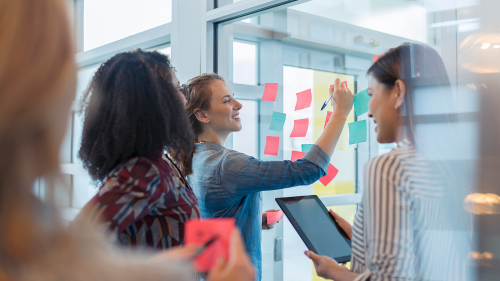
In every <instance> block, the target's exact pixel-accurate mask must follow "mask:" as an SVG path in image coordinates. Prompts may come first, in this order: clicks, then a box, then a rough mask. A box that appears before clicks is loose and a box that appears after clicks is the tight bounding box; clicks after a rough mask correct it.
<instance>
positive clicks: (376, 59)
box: [373, 53, 385, 63]
mask: <svg viewBox="0 0 500 281" xmlns="http://www.w3.org/2000/svg"><path fill="white" fill-rule="evenodd" d="M383 55H385V53H383V54H381V55H378V56H374V57H373V63H375V62H376V61H378V59H379V58H381V57H382V56H383Z"/></svg>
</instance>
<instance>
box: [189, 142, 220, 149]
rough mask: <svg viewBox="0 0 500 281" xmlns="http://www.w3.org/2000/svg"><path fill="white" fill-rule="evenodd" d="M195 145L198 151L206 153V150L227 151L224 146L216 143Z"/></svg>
mask: <svg viewBox="0 0 500 281" xmlns="http://www.w3.org/2000/svg"><path fill="white" fill-rule="evenodd" d="M195 145H196V150H198V151H204V150H215V151H221V150H224V149H226V148H225V147H224V146H222V145H220V144H218V143H215V142H201V143H196V144H195Z"/></svg>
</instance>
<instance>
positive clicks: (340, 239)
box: [276, 195, 352, 263]
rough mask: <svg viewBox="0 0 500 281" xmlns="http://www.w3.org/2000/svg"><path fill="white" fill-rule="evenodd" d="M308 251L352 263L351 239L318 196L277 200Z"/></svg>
mask: <svg viewBox="0 0 500 281" xmlns="http://www.w3.org/2000/svg"><path fill="white" fill-rule="evenodd" d="M276 202H278V205H279V206H280V208H281V209H282V210H283V212H284V213H285V215H286V217H287V218H288V219H289V220H290V222H291V223H292V225H293V227H294V228H295V230H296V231H297V232H298V233H299V236H300V238H302V240H303V241H304V243H305V244H306V246H307V248H308V249H309V250H310V251H312V252H314V253H316V254H318V255H322V256H328V257H331V258H333V259H334V260H336V261H337V262H339V263H340V262H348V261H350V260H351V253H352V249H351V240H350V239H349V236H347V234H346V233H345V232H344V230H343V229H342V228H341V227H340V226H339V225H338V223H337V221H336V220H335V219H334V218H333V216H332V215H331V214H330V213H329V212H328V210H327V209H326V207H325V205H324V204H323V202H321V200H320V199H319V198H318V196H316V195H309V196H298V197H285V198H276Z"/></svg>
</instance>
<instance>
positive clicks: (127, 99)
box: [79, 49, 200, 249]
mask: <svg viewBox="0 0 500 281" xmlns="http://www.w3.org/2000/svg"><path fill="white" fill-rule="evenodd" d="M185 101H186V98H185V97H184V96H183V94H182V93H181V91H180V85H179V81H178V80H177V77H176V76H175V74H174V72H173V70H172V67H171V65H170V61H169V59H168V58H167V57H166V56H165V55H162V54H160V53H158V52H144V51H142V50H140V49H138V50H135V51H131V52H125V53H120V54H117V55H115V56H114V57H112V58H111V59H109V60H108V61H106V62H104V63H103V64H102V65H101V66H100V67H99V69H98V70H97V72H96V74H95V76H94V77H93V79H92V81H91V83H90V85H89V86H88V88H87V90H86V92H85V94H84V97H83V99H82V111H84V112H85V121H84V126H83V134H82V144H81V148H80V152H79V156H80V158H81V159H82V161H83V165H84V167H85V168H86V169H87V170H88V172H89V174H90V176H91V177H92V179H93V180H94V181H97V182H99V183H101V184H102V185H101V187H100V189H99V192H98V193H97V195H95V196H94V198H92V199H91V200H90V202H89V203H87V205H86V206H85V208H84V210H83V212H82V213H83V214H84V215H86V214H89V213H96V214H99V216H100V218H101V219H102V220H104V223H105V224H106V226H107V229H108V231H109V235H110V238H111V239H112V240H113V241H118V243H120V244H122V245H125V246H130V247H134V248H138V249H143V248H155V249H166V248H170V247H173V246H177V245H181V244H183V242H184V223H185V222H186V221H187V220H189V219H193V218H199V217H200V212H199V209H198V202H197V199H196V196H195V195H194V193H193V190H192V189H191V187H190V186H189V184H188V182H187V181H186V179H185V176H184V174H183V173H182V172H181V170H180V169H179V168H178V167H177V165H176V163H179V161H180V156H181V155H183V154H186V155H189V154H190V153H191V152H192V149H193V143H194V135H193V133H192V131H191V129H189V127H190V126H189V125H188V124H189V123H188V118H187V114H186V112H185V110H184V104H185ZM165 151H166V153H165Z"/></svg>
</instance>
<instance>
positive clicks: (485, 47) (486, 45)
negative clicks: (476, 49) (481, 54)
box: [481, 43, 491, 49]
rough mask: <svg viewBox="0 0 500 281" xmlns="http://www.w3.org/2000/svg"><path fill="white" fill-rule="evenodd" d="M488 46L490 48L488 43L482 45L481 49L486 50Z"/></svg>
mask: <svg viewBox="0 0 500 281" xmlns="http://www.w3.org/2000/svg"><path fill="white" fill-rule="evenodd" d="M490 46H491V44H490V43H483V46H481V48H483V49H488V48H489V47H490Z"/></svg>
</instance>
